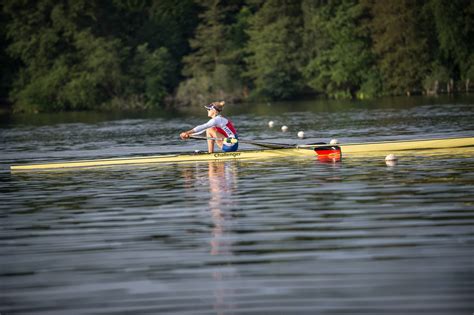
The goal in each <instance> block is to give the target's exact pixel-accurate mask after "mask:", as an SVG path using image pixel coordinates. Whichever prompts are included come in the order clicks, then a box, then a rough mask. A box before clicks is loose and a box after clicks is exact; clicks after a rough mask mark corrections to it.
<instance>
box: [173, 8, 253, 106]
mask: <svg viewBox="0 0 474 315" xmlns="http://www.w3.org/2000/svg"><path fill="white" fill-rule="evenodd" d="M196 2H197V3H199V4H200V5H201V7H202V8H203V12H202V13H201V14H200V15H199V17H200V23H199V25H198V26H197V28H196V33H195V36H194V37H193V38H192V39H190V46H191V48H192V52H191V53H190V54H188V55H187V56H185V57H184V58H183V64H184V68H183V74H184V75H185V76H186V77H187V79H186V80H185V81H183V82H182V83H181V84H180V86H179V89H178V93H177V99H178V101H180V102H182V103H191V104H197V103H201V104H202V102H206V101H207V100H208V99H211V98H220V99H221V98H226V99H227V100H236V99H240V98H241V97H242V80H241V78H240V77H241V75H240V71H241V68H240V67H239V64H240V60H241V58H242V57H241V54H240V51H241V48H240V47H239V46H240V45H243V44H244V43H236V42H235V41H233V40H232V38H231V35H236V34H239V31H240V27H241V26H242V25H244V24H245V22H244V21H242V17H245V14H240V15H239V14H236V12H239V11H240V5H239V4H238V3H237V4H234V3H232V2H230V3H229V2H226V4H225V5H224V4H222V3H221V1H220V0H196ZM239 18H240V19H239ZM239 26H240V27H239ZM241 33H242V32H241V31H240V34H241Z"/></svg>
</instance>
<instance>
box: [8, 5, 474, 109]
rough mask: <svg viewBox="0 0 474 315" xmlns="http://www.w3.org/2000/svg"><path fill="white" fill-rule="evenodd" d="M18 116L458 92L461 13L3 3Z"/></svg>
mask: <svg viewBox="0 0 474 315" xmlns="http://www.w3.org/2000/svg"><path fill="white" fill-rule="evenodd" d="M1 6H2V10H1V13H0V26H1V37H0V46H1V53H0V62H1V65H2V71H1V75H2V81H1V86H0V93H1V95H0V97H1V99H2V102H4V103H5V102H7V103H9V104H11V105H12V108H13V109H14V111H17V112H39V111H61V110H98V109H101V110H106V109H150V108H160V107H167V106H179V105H181V104H188V105H189V104H191V105H193V104H203V103H207V102H209V101H210V100H215V99H226V100H228V101H234V102H239V101H245V100H253V99H268V100H277V99H293V98H298V97H302V96H306V95H316V94H318V95H325V96H328V97H332V98H371V97H377V96H381V95H410V94H413V93H428V94H430V93H439V92H440V91H444V92H449V93H452V92H455V91H461V90H462V91H468V90H469V87H470V85H471V81H470V80H471V79H472V78H474V54H473V45H474V41H473V40H472V39H473V38H474V36H473V35H474V19H473V16H474V2H473V1H471V0H425V1H422V0H384V1H377V0H227V1H224V0H222V1H221V0H180V1H174V0H111V1H97V0H4V1H2V4H1Z"/></svg>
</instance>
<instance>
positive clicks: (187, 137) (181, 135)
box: [179, 132, 189, 140]
mask: <svg viewBox="0 0 474 315" xmlns="http://www.w3.org/2000/svg"><path fill="white" fill-rule="evenodd" d="M179 137H180V138H181V139H183V140H185V139H189V134H187V133H186V132H181V133H180V135H179Z"/></svg>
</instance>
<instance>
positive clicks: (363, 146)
mask: <svg viewBox="0 0 474 315" xmlns="http://www.w3.org/2000/svg"><path fill="white" fill-rule="evenodd" d="M319 147H322V148H323V150H320V152H318V150H317V149H316V150H315V148H314V147H311V146H304V147H295V148H283V149H266V150H252V151H237V152H219V153H199V154H174V155H154V156H142V157H125V158H112V159H97V160H79V161H66V162H50V163H40V164H24V165H12V166H10V170H11V171H28V170H48V169H64V168H88V167H107V166H118V165H140V164H153V163H181V162H199V161H226V160H246V159H266V158H279V157H286V156H296V157H297V156H301V157H305V156H315V152H316V155H317V156H318V159H320V160H321V159H325V157H329V158H330V159H331V160H334V158H336V160H338V159H340V157H341V156H342V155H344V156H348V155H349V156H351V155H373V154H385V153H389V152H402V151H403V152H410V150H417V152H419V151H421V150H432V149H447V148H461V147H474V137H465V138H445V139H426V140H407V141H385V142H374V143H349V144H341V145H339V147H337V146H336V148H337V150H336V151H334V150H333V149H331V150H327V149H324V148H329V147H332V148H334V146H319ZM341 152H342V155H341ZM334 154H336V155H337V156H334Z"/></svg>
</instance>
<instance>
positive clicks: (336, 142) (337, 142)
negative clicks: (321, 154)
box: [329, 139, 339, 145]
mask: <svg viewBox="0 0 474 315" xmlns="http://www.w3.org/2000/svg"><path fill="white" fill-rule="evenodd" d="M329 144H330V145H336V144H339V141H338V140H337V139H331V141H330V142H329Z"/></svg>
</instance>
